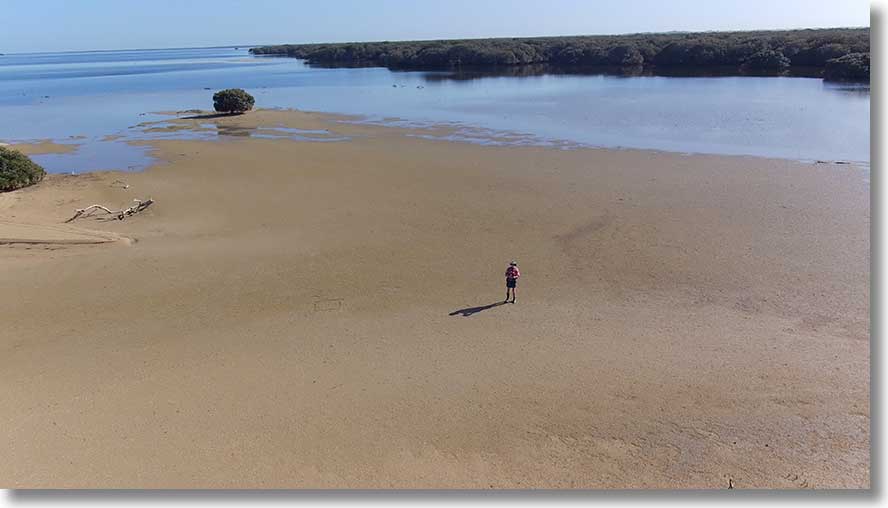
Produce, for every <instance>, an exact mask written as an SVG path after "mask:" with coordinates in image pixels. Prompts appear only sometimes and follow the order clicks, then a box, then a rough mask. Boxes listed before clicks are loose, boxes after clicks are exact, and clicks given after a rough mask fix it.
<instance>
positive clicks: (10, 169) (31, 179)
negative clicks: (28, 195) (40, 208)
mask: <svg viewBox="0 0 888 508" xmlns="http://www.w3.org/2000/svg"><path fill="white" fill-rule="evenodd" d="M45 175H46V171H44V170H43V168H42V167H40V165H38V164H37V163H35V162H34V161H32V160H31V159H30V158H29V157H28V156H27V155H25V154H23V153H22V152H19V151H18V150H13V149H11V148H6V147H3V146H0V192H5V191H11V190H16V189H21V188H22V187H27V186H29V185H34V184H35V183H37V182H39V181H40V180H43V177H44V176H45Z"/></svg>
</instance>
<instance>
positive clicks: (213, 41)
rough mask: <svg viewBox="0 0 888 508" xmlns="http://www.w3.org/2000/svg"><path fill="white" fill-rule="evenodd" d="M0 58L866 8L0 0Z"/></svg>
mask: <svg viewBox="0 0 888 508" xmlns="http://www.w3.org/2000/svg"><path fill="white" fill-rule="evenodd" d="M0 12H2V15H3V17H4V22H3V29H2V31H0V53H2V52H6V53H16V52H29V51H73V50H90V49H125V48H169V47H196V46H223V45H247V44H273V43H284V42H333V41H364V40H404V39H440V38H458V37H507V36H536V35H574V34H614V33H631V32H662V31H671V30H745V29H770V28H813V27H834V26H869V3H868V2H866V1H865V0H669V1H667V0H662V1H657V0H622V1H618V0H599V1H595V0H545V1H541V0H511V1H509V0H488V1H485V0H475V1H470V0H434V1H433V0H412V1H411V0H374V1H370V0H326V1H320V0H313V1H308V0H252V1H247V0H145V1H142V0H139V1H137V0H79V1H74V0H0Z"/></svg>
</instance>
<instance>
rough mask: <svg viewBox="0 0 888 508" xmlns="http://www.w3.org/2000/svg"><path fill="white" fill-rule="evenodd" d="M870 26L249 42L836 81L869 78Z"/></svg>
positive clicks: (412, 57)
mask: <svg viewBox="0 0 888 508" xmlns="http://www.w3.org/2000/svg"><path fill="white" fill-rule="evenodd" d="M869 36H870V34H869V28H829V29H805V30H778V31H772V30H767V31H742V32H740V31H736V32H678V33H652V34H627V35H584V36H562V37H520V38H492V39H452V40H427V41H397V42H391V41H383V42H352V43H330V44H279V45H269V46H257V47H253V48H251V49H250V53H251V54H254V55H274V56H287V57H294V58H301V59H304V60H306V61H307V62H308V63H310V64H315V65H325V66H331V67H360V66H381V67H387V68H389V69H392V70H434V69H439V70H440V69H445V70H475V71H478V70H490V69H503V68H506V69H508V68H516V67H517V68H521V67H524V66H527V65H547V66H550V67H552V68H560V69H567V70H570V69H575V68H583V67H585V68H590V67H592V68H595V67H597V68H605V67H610V68H617V69H621V70H622V73H625V74H630V75H636V74H639V73H645V72H655V73H667V72H676V71H678V72H706V71H709V70H711V69H714V68H719V69H721V71H722V72H725V73H727V74H724V75H738V76H743V75H762V74H766V75H782V74H788V75H797V74H796V73H798V72H799V69H805V73H806V74H804V75H807V76H809V77H823V78H824V79H828V80H835V81H854V82H861V81H869V74H870V70H869V67H870V64H869V56H870V55H869V54H870V43H869Z"/></svg>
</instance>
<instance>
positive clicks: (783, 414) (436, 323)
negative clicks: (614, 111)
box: [0, 111, 870, 488]
mask: <svg viewBox="0 0 888 508" xmlns="http://www.w3.org/2000/svg"><path fill="white" fill-rule="evenodd" d="M335 120H337V119H336V118H334V117H327V116H324V115H318V114H307V113H298V112H285V111H260V112H255V113H251V114H248V115H244V116H240V117H222V118H212V119H200V120H193V121H194V122H197V121H199V122H201V123H207V122H213V123H217V124H219V125H228V126H234V127H241V128H244V129H247V130H249V128H250V127H251V126H254V125H259V124H262V125H276V126H283V127H292V128H301V129H327V130H329V131H330V132H331V133H333V134H336V135H343V136H347V137H349V138H350V140H349V141H341V142H330V141H326V142H307V141H290V140H281V139H255V138H250V137H236V138H226V140H225V141H222V142H208V141H153V142H150V145H151V146H152V147H154V149H155V151H156V154H157V155H158V156H159V157H161V159H162V161H163V162H162V163H160V164H158V165H156V166H154V167H152V168H150V169H148V170H146V171H144V172H141V173H118V172H101V173H92V174H87V175H79V176H72V175H66V176H62V175H50V176H49V177H47V178H46V180H45V181H44V182H42V183H41V184H39V185H38V186H35V187H31V188H28V189H24V190H21V191H16V192H13V193H7V194H0V218H2V221H0V238H3V237H6V238H11V237H13V234H15V235H17V236H20V237H22V236H29V235H30V236H29V238H30V239H31V240H34V241H31V242H28V243H5V244H2V245H0V266H2V267H3V269H2V270H0V287H2V288H3V291H2V292H0V308H2V309H3V322H4V326H3V330H2V332H0V351H2V354H0V399H2V400H3V401H4V404H3V411H2V412H0V436H2V438H0V456H2V457H4V459H3V460H2V461H0V486H2V487H6V488H50V487H53V488H71V487H77V488H155V487H163V488H272V487H273V488H331V487H337V488H389V487H398V488H453V487H456V488H491V487H492V488H649V487H652V488H727V486H728V483H729V480H730V481H733V484H734V486H735V488H769V487H776V488H812V487H813V488H844V487H852V488H861V487H864V488H865V487H868V486H869V484H870V481H869V474H870V455H869V444H870V435H869V425H870V419H869V415H870V405H869V388H870V386H869V382H870V381H869V328H868V327H869V324H868V323H869V221H870V217H869V171H868V169H866V168H859V167H855V166H848V165H833V164H806V163H800V162H793V161H785V160H769V159H761V158H754V157H719V156H705V155H691V156H689V155H681V154H670V153H659V152H652V151H632V150H594V149H576V150H557V149H551V148H540V147H497V146H477V145H470V144H463V143H451V142H445V141H435V140H429V139H421V138H417V137H415V136H416V135H422V134H423V132H418V131H411V130H403V129H393V128H384V127H378V126H367V125H351V124H345V123H341V122H338V121H335ZM177 121H178V120H177ZM181 121H182V122H188V121H192V120H181ZM121 182H125V184H126V185H129V187H128V188H124V185H121ZM148 197H151V198H153V199H155V200H156V203H155V205H154V206H152V207H151V208H149V209H148V210H146V211H145V212H143V213H141V214H139V215H136V216H133V217H131V218H128V219H126V220H124V221H102V220H99V219H87V220H78V221H76V222H75V223H72V224H70V225H65V224H62V222H63V221H64V220H65V219H67V218H69V217H70V216H71V215H72V214H73V212H74V209H75V208H82V207H84V206H87V205H90V204H93V203H103V204H109V205H117V206H119V207H124V206H129V204H131V200H132V199H133V198H148ZM4 228H5V229H4ZM41 228H44V229H45V230H47V231H51V232H41ZM66 228H70V229H66ZM74 228H76V230H75V229H74ZM84 231H91V232H92V233H91V234H94V235H98V236H102V237H104V238H112V239H115V241H110V242H107V243H100V244H78V243H73V242H68V243H65V242H62V243H59V242H40V241H39V240H41V239H42V240H52V239H55V240H58V239H59V237H58V235H63V236H64V235H66V234H70V235H74V236H76V235H77V234H84V233H83V232H84ZM65 238H70V237H65ZM123 239H125V240H126V241H123ZM513 258H514V259H517V260H518V263H519V266H520V267H521V271H522V279H521V281H520V284H519V288H518V303H517V304H514V305H511V304H510V305H498V304H497V303H498V302H499V301H500V300H501V299H502V298H503V296H504V289H503V280H502V272H503V271H504V270H505V267H506V264H507V262H508V261H509V260H510V259H513Z"/></svg>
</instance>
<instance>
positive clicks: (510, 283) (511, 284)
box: [506, 279, 518, 288]
mask: <svg viewBox="0 0 888 508" xmlns="http://www.w3.org/2000/svg"><path fill="white" fill-rule="evenodd" d="M515 284H518V279H506V287H507V288H513V287H515Z"/></svg>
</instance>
